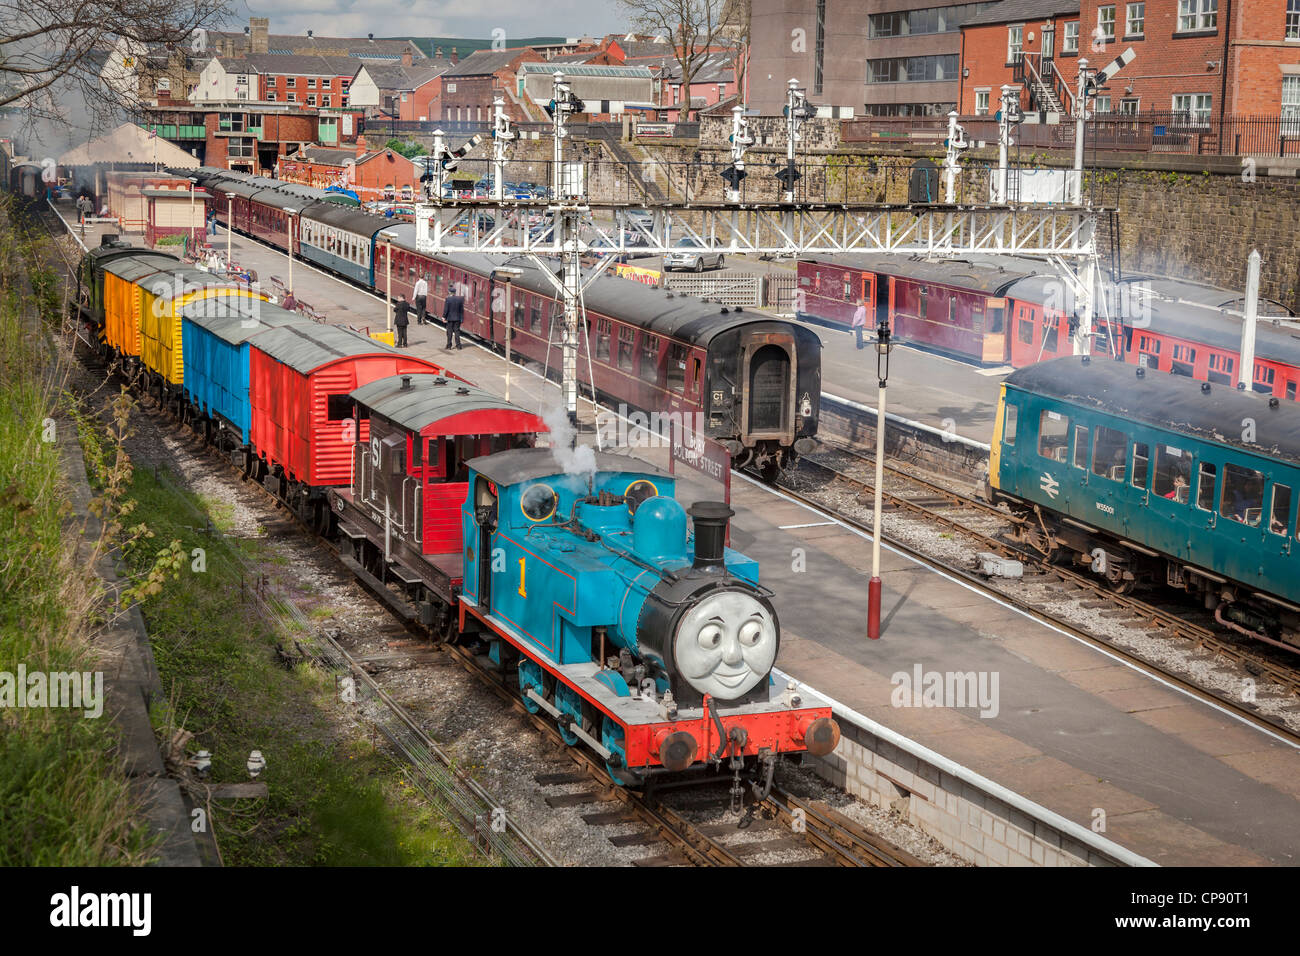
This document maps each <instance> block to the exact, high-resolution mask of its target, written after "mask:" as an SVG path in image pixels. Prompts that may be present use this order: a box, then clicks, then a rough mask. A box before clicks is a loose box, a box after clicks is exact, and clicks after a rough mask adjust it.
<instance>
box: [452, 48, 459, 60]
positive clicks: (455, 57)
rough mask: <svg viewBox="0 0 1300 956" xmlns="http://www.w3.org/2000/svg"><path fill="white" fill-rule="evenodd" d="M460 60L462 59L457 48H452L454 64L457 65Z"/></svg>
mask: <svg viewBox="0 0 1300 956" xmlns="http://www.w3.org/2000/svg"><path fill="white" fill-rule="evenodd" d="M459 59H460V54H459V53H457V52H456V48H455V47H452V48H451V62H452V63H455V62H457V61H458V60H459Z"/></svg>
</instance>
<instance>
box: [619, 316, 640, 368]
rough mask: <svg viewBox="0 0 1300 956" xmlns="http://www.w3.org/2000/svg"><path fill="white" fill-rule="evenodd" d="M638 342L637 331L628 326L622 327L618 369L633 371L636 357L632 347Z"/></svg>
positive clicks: (620, 330)
mask: <svg viewBox="0 0 1300 956" xmlns="http://www.w3.org/2000/svg"><path fill="white" fill-rule="evenodd" d="M635 340H636V331H635V330H633V329H630V328H628V327H627V326H620V327H619V330H618V367H619V368H621V369H622V370H623V371H625V372H630V371H632V363H633V362H634V361H635V359H636V356H635V353H634V352H633V351H632V345H633V343H634V342H635Z"/></svg>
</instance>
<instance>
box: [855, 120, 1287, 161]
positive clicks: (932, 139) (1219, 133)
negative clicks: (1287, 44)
mask: <svg viewBox="0 0 1300 956" xmlns="http://www.w3.org/2000/svg"><path fill="white" fill-rule="evenodd" d="M1067 109H1068V108H1067ZM958 122H959V123H961V125H962V127H963V128H964V129H965V130H966V137H967V139H969V140H971V141H972V142H976V143H979V142H983V143H988V144H995V143H997V139H998V134H997V122H996V120H994V118H993V117H992V116H991V115H982V116H963V117H961V118H960V119H959V120H958ZM1074 125H1075V124H1074V121H1073V118H1072V117H1071V116H1070V115H1069V113H1068V112H1067V114H1066V115H1065V116H1063V117H1062V118H1061V122H1060V123H1059V124H1046V123H1034V122H1026V123H1022V124H1021V125H1020V126H1019V127H1017V129H1016V132H1015V135H1014V137H1013V141H1014V143H1015V144H1016V145H1017V146H1019V147H1020V148H1022V149H1034V150H1044V149H1073V148H1074ZM947 131H948V120H947V118H946V117H942V116H916V117H912V116H908V117H897V116H891V117H875V116H873V117H863V118H861V119H852V120H845V121H844V122H843V123H841V124H840V139H841V141H842V142H844V143H846V144H851V145H873V146H882V147H920V148H926V149H931V148H935V147H939V148H942V146H943V141H944V139H945V138H946V137H947ZM1084 135H1085V140H1084V144H1085V147H1086V148H1087V149H1089V150H1097V151H1104V152H1125V153H1169V154H1180V155H1192V156H1300V117H1295V118H1292V117H1285V118H1284V117H1280V116H1231V115H1229V116H1217V115H1216V116H1196V115H1194V114H1189V113H1182V112H1170V111H1163V112H1158V111H1150V112H1145V113H1132V114H1130V113H1099V114H1097V115H1096V116H1093V117H1092V118H1091V119H1089V120H1088V124H1087V129H1086V131H1085V134H1084Z"/></svg>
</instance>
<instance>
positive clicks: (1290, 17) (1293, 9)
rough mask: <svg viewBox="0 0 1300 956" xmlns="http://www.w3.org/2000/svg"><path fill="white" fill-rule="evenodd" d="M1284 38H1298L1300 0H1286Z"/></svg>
mask: <svg viewBox="0 0 1300 956" xmlns="http://www.w3.org/2000/svg"><path fill="white" fill-rule="evenodd" d="M1286 38H1287V39H1288V40H1300V0H1286Z"/></svg>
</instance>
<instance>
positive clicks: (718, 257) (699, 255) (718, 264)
mask: <svg viewBox="0 0 1300 956" xmlns="http://www.w3.org/2000/svg"><path fill="white" fill-rule="evenodd" d="M722 267H723V256H722V253H721V252H710V251H709V250H708V249H705V248H704V247H703V246H701V245H700V243H699V242H698V241H697V240H695V239H683V240H681V242H679V243H677V245H676V246H674V247H673V249H672V250H671V251H669V252H666V253H664V271H665V272H671V271H673V270H674V269H686V270H689V271H692V272H703V271H704V270H705V269H721V268H722Z"/></svg>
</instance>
